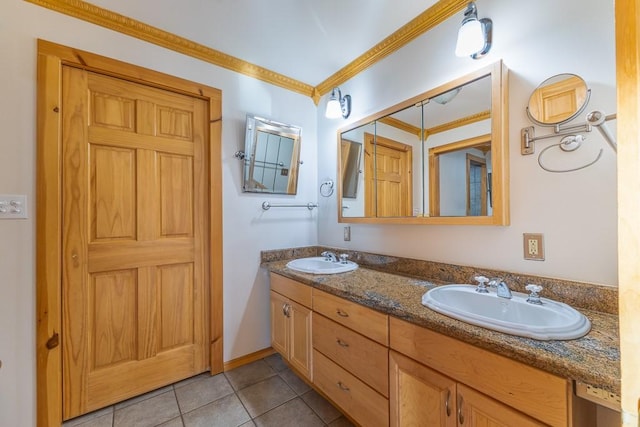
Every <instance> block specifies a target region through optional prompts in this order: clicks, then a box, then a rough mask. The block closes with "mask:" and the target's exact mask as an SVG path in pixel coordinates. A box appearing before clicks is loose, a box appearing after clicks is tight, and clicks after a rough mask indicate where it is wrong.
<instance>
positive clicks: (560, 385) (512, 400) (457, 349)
mask: <svg viewBox="0 0 640 427" xmlns="http://www.w3.org/2000/svg"><path fill="white" fill-rule="evenodd" d="M389 330H390V347H391V348H392V349H394V350H396V351H398V352H400V353H403V354H405V355H407V356H409V357H411V358H412V359H414V360H417V361H419V362H420V363H422V364H424V365H426V366H428V367H430V368H432V369H435V370H436V371H439V372H441V373H443V374H444V375H447V376H448V377H450V378H453V379H455V380H456V381H458V382H461V383H464V384H466V385H468V386H470V387H472V388H475V389H476V390H482V392H483V393H485V394H487V395H489V396H491V397H492V398H494V399H496V400H498V401H500V402H503V403H505V404H507V405H509V406H511V407H513V408H515V409H517V410H519V411H521V412H524V413H525V414H527V415H529V416H532V417H534V418H536V419H538V420H540V421H543V422H544V423H546V424H549V425H551V426H565V425H566V424H567V416H568V414H569V413H570V412H569V410H570V406H571V405H570V401H569V396H570V394H571V388H570V383H569V381H568V380H567V379H564V378H560V377H557V376H555V375H553V374H550V373H548V372H544V371H541V370H539V369H536V368H532V367H530V366H527V365H525V364H523V363H520V362H516V361H514V360H511V359H509V358H506V357H504V356H500V355H497V354H495V353H492V352H490V351H487V350H483V349H481V348H478V347H475V346H472V345H470V344H466V343H463V342H461V341H458V340H456V339H454V338H449V337H447V336H444V335H441V334H438V333H436V332H433V331H431V330H429V329H425V328H422V327H420V326H417V325H413V324H411V323H408V322H405V321H402V320H398V319H395V318H391V319H390V320H389Z"/></svg>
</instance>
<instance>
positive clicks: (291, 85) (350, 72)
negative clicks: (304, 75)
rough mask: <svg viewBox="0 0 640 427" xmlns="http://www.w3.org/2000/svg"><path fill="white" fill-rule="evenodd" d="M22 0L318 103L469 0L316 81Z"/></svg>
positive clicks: (116, 21) (70, 6)
mask: <svg viewBox="0 0 640 427" xmlns="http://www.w3.org/2000/svg"><path fill="white" fill-rule="evenodd" d="M24 1H25V2H28V3H32V4H35V5H37V6H41V7H44V8H46V9H50V10H53V11H56V12H59V13H62V14H65V15H68V16H72V17H74V18H77V19H81V20H83V21H86V22H90V23H92V24H95V25H99V26H101V27H104V28H108V29H110V30H113V31H117V32H119V33H122V34H126V35H128V36H131V37H135V38H137V39H140V40H144V41H146V42H149V43H153V44H155V45H157V46H161V47H164V48H167V49H170V50H173V51H175V52H178V53H181V54H184V55H187V56H190V57H192V58H197V59H200V60H202V61H205V62H208V63H210V64H213V65H216V66H219V67H222V68H226V69H228V70H231V71H235V72H237V73H240V74H244V75H246V76H249V77H253V78H255V79H258V80H262V81H264V82H267V83H270V84H273V85H276V86H279V87H282V88H285V89H287V90H291V91H293V92H297V93H300V94H302V95H305V96H309V97H311V99H313V101H314V102H315V104H316V105H317V104H318V102H319V101H320V98H321V97H322V96H323V95H324V94H326V93H328V92H330V91H331V89H333V88H334V87H336V86H340V85H341V84H342V83H344V82H346V81H347V80H349V79H351V78H352V77H354V76H356V75H357V74H358V73H361V72H362V71H364V70H365V69H367V68H369V67H370V66H372V65H373V64H375V63H376V62H378V61H380V60H382V59H384V58H385V57H387V56H388V55H390V54H392V53H393V52H395V51H396V50H398V49H400V48H401V47H403V46H404V45H406V44H407V43H409V42H410V41H412V40H413V39H415V38H416V37H418V36H420V35H421V34H423V33H424V32H426V31H428V30H430V29H431V28H433V27H435V26H436V25H438V24H439V23H441V22H442V21H444V20H445V19H447V18H449V17H450V16H452V15H454V14H455V13H458V12H459V11H461V10H462V9H463V8H464V7H465V6H466V5H467V3H468V1H469V0H440V1H438V2H437V3H436V4H434V5H433V6H431V7H430V8H429V9H427V10H425V11H424V12H422V13H421V14H420V15H418V16H416V17H415V18H414V19H412V20H411V21H410V22H409V23H407V24H406V25H404V26H402V27H401V28H400V29H398V30H397V31H396V32H394V33H393V34H391V35H390V36H389V37H387V38H385V39H384V40H383V41H381V42H380V43H378V44H377V45H375V46H374V47H373V48H371V49H369V50H368V51H366V52H365V53H363V54H362V55H360V56H359V57H358V58H356V59H355V60H353V61H352V62H350V63H349V64H348V65H346V66H345V67H343V68H342V69H340V70H339V71H338V72H336V73H335V74H333V75H332V76H330V77H329V78H327V79H326V80H324V81H323V82H322V83H320V84H319V85H318V86H316V87H313V86H312V85H309V84H307V83H304V82H301V81H299V80H295V79H292V78H291V77H287V76H285V75H283V74H280V73H276V72H275V71H271V70H268V69H266V68H263V67H260V66H258V65H255V64H252V63H250V62H246V61H243V60H242V59H239V58H236V57H235V56H231V55H227V54H226V53H223V52H220V51H218V50H215V49H212V48H210V47H208V46H205V45H203V44H200V43H196V42H194V41H192V40H189V39H186V38H184V37H180V36H178V35H176V34H173V33H170V32H168V31H164V30H161V29H160V28H157V27H153V26H151V25H148V24H145V23H144V22H141V21H138V20H136V19H133V18H129V17H127V16H124V15H121V14H119V13H116V12H113V11H110V10H108V9H104V8H101V7H99V6H95V5H93V4H91V3H87V2H85V1H82V0H24Z"/></svg>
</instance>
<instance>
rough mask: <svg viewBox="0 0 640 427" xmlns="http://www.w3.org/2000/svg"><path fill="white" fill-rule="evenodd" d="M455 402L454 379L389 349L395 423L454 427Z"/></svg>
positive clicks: (392, 406) (393, 422) (392, 409)
mask: <svg viewBox="0 0 640 427" xmlns="http://www.w3.org/2000/svg"><path fill="white" fill-rule="evenodd" d="M455 404H456V383H455V381H453V380H452V379H451V378H447V377H445V376H444V375H441V374H439V373H437V372H436V371H434V370H432V369H429V368H427V367H426V366H424V365H422V364H420V363H418V362H416V361H414V360H412V359H409V358H408V357H405V356H403V355H401V354H399V353H396V352H394V351H391V352H390V353H389V414H390V425H391V426H392V427H394V426H395V427H402V426H433V427H455V426H456V412H455V410H456V408H455ZM465 425H466V424H465Z"/></svg>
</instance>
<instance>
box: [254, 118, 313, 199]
mask: <svg viewBox="0 0 640 427" xmlns="http://www.w3.org/2000/svg"><path fill="white" fill-rule="evenodd" d="M301 133H302V129H301V128H300V127H298V126H293V125H288V124H285V123H280V122H276V121H274V120H269V119H265V118H263V117H258V116H253V115H247V123H246V134H245V146H244V149H245V151H244V171H243V174H242V191H244V192H249V193H275V194H296V192H297V188H298V166H299V164H300V136H301Z"/></svg>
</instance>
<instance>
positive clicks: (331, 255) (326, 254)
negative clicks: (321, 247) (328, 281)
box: [320, 251, 338, 262]
mask: <svg viewBox="0 0 640 427" xmlns="http://www.w3.org/2000/svg"><path fill="white" fill-rule="evenodd" d="M320 255H322V256H323V257H324V259H326V260H327V261H331V262H338V257H337V256H336V254H334V253H333V252H329V251H324V252H322V253H321V254H320Z"/></svg>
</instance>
